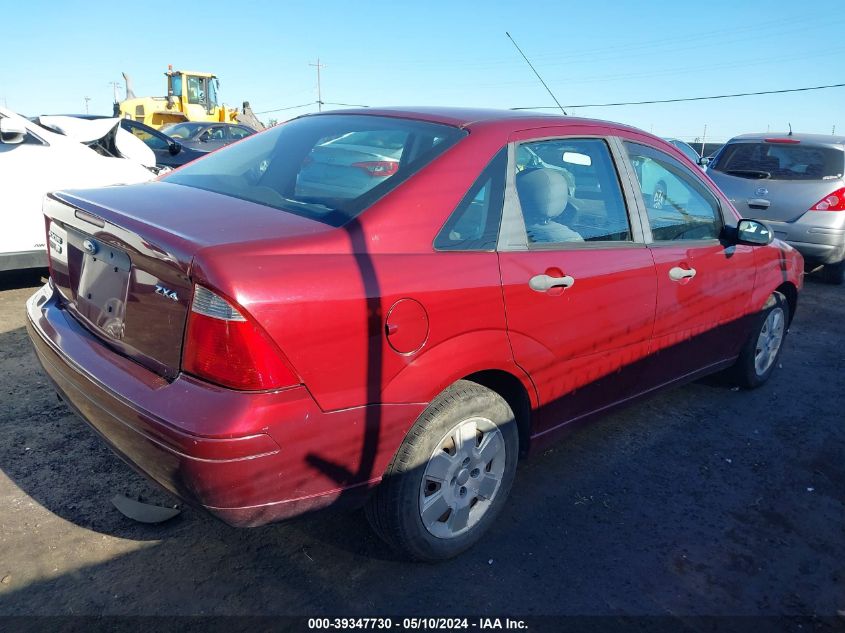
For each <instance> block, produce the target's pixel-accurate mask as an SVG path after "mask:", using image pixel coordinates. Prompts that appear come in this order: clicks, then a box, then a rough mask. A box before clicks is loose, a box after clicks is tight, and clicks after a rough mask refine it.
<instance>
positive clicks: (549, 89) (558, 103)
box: [505, 31, 568, 116]
mask: <svg viewBox="0 0 845 633" xmlns="http://www.w3.org/2000/svg"><path fill="white" fill-rule="evenodd" d="M505 35H507V36H508V39H509V40H510V41H511V42H512V43H513V45H514V46H516V50H518V51H519V54H520V55H522V59H524V60H525V63H527V64H528V65H529V66H530V67H531V70H533V71H534V74H535V75H537V79H539V80H540V83H541V84H543V88H545V89H546V91H547V92H548V93H549V94H550V95H551V96H552V99H554V100H555V103H556V104H557V107H558V108H560V111H561V112H563V113H564V115H566V110H564V109H563V106H562V105H560V101H558V100H557V97H556V96H555V95H554V93H553V92H552V90H551V88H549V87H548V86H547V85H546V82H545V81H543V78H542V77H541V76H540V73H538V72H537V69H536V68H534V64H532V63H531V62H530V61H529V60H528V58H527V57H526V56H525V53H523V52H522V49H521V48H520V47H519V45H518V44H517V43H516V42H515V41H514V39H513V38H512V37H511V34H510V33H508V32H507V31H505ZM567 116H568V115H567Z"/></svg>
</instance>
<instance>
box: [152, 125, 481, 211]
mask: <svg viewBox="0 0 845 633" xmlns="http://www.w3.org/2000/svg"><path fill="white" fill-rule="evenodd" d="M465 134H466V133H465V132H464V131H463V130H460V129H458V128H455V127H451V126H447V125H439V124H436V123H427V122H423V121H411V120H407V119H398V118H390V117H377V116H367V115H354V114H338V115H320V116H308V117H303V118H301V119H294V120H293V121H290V122H289V123H285V124H284V125H279V126H277V127H274V128H271V129H270V130H267V131H266V132H262V133H261V134H256V135H255V136H251V137H249V138H248V139H246V140H244V141H241V142H239V143H237V144H235V145H232V146H230V147H227V148H224V149H222V150H219V151H217V152H214V153H213V154H211V155H209V156H208V157H206V158H203V159H202V160H200V161H197V162H195V163H191V164H189V165H187V166H185V167H183V168H181V169H179V170H178V171H176V172H174V173H172V174H170V175H169V176H166V177H165V178H164V179H163V180H165V181H166V182H171V183H176V184H180V185H187V186H189V187H196V188H198V189H206V190H208V191H213V192H215V193H221V194H224V195H227V196H232V197H234V198H240V199H242V200H249V201H250V202H257V203H259V204H263V205H266V206H270V207H274V208H276V209H280V210H283V211H287V212H290V213H295V214H296V215H301V216H304V217H307V218H310V219H312V220H318V221H320V222H324V223H326V224H330V225H332V226H341V225H343V224H345V223H346V222H348V221H349V220H351V219H352V218H354V217H355V216H357V215H358V214H359V213H361V212H362V211H363V210H364V209H366V208H367V207H368V206H370V205H371V204H373V202H375V201H376V200H378V199H379V198H380V197H382V196H383V195H385V194H386V193H387V192H388V191H390V190H391V189H394V188H395V187H396V186H397V185H398V184H399V183H401V182H402V181H404V180H406V179H407V178H408V177H409V176H411V175H413V174H414V173H415V172H417V171H419V170H420V169H421V168H422V167H423V166H424V165H426V164H427V163H429V162H430V161H431V160H433V159H434V158H435V157H436V156H438V155H440V154H442V153H443V152H444V151H445V150H446V149H448V148H449V147H451V146H452V145H454V144H455V143H456V142H457V141H458V140H460V139H461V138H463V136H464V135H465Z"/></svg>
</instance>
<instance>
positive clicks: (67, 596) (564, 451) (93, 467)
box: [0, 274, 845, 628]
mask: <svg viewBox="0 0 845 633" xmlns="http://www.w3.org/2000/svg"><path fill="white" fill-rule="evenodd" d="M38 285H39V277H38V275H28V276H27V275H8V274H7V275H4V276H2V277H0V381H2V382H0V508H2V510H0V615H27V614H48V615H60V614H88V615H110V614H120V615H137V614H169V615H176V614H208V615H215V614H227V615H237V614H294V615H304V614H307V615H316V614H333V615H338V614H339V615H350V616H351V615H360V616H368V615H374V614H386V613H387V614H394V615H448V614H469V613H475V614H481V613H498V614H509V615H516V614H519V615H526V616H528V615H532V614H579V615H614V616H618V615H637V614H656V615H667V614H669V615H673V616H687V615H702V614H706V615H785V614H788V615H819V616H834V617H835V616H836V613H837V611H839V610H843V609H845V521H844V520H843V519H845V510H844V508H845V506H843V504H845V426H844V425H843V421H845V415H843V410H845V397H843V393H845V389H843V387H845V379H843V377H845V334H843V327H842V324H843V318H845V289H844V288H835V287H830V286H825V285H822V284H820V283H817V282H814V281H813V280H812V279H809V280H808V283H807V285H806V289H805V291H804V293H803V295H802V296H801V298H800V305H799V311H798V315H797V317H796V319H795V322H794V323H793V327H792V329H791V332H790V335H789V337H788V339H787V342H786V349H785V352H784V355H783V357H782V361H781V362H782V366H781V367H779V368H778V369H777V370H776V371H775V373H774V375H773V377H772V380H771V381H770V382H769V383H768V384H767V385H766V386H764V387H763V388H761V389H758V390H756V391H751V392H746V391H733V390H731V388H730V386H728V385H725V384H724V383H722V382H721V381H719V380H715V379H708V380H705V381H701V382H697V383H695V384H692V385H689V386H686V387H682V388H678V389H675V390H672V391H667V392H664V393H663V394H660V395H657V396H655V397H654V398H652V399H651V400H648V401H646V402H645V403H643V404H640V405H637V406H634V407H631V408H629V409H627V410H625V411H622V412H620V413H617V414H614V415H611V416H609V417H607V418H606V419H604V420H603V421H601V422H598V423H596V424H594V425H592V426H591V427H589V428H586V429H584V430H583V431H581V432H579V433H577V434H576V435H574V436H572V437H570V438H568V439H567V440H565V441H564V443H562V444H560V445H558V447H557V448H555V449H554V450H552V451H549V452H548V453H546V454H544V455H541V456H539V457H537V458H536V459H533V460H531V461H530V462H527V463H525V464H523V465H522V466H521V467H520V470H519V472H518V475H517V481H516V484H515V486H514V489H513V492H512V496H511V499H510V502H509V505H508V507H507V508H506V510H505V511H504V513H503V514H502V517H501V520H500V521H499V523H498V525H497V526H495V528H494V529H493V530H492V531H491V533H490V534H488V535H487V537H486V538H485V539H484V540H483V541H482V542H481V543H480V544H479V545H478V546H476V547H475V548H474V549H473V550H471V551H470V552H468V553H467V554H465V555H463V556H462V557H460V558H458V559H457V560H454V561H450V562H447V563H442V564H438V565H427V564H416V565H415V564H408V563H404V562H401V561H399V560H396V559H395V558H394V557H393V556H392V555H391V554H390V553H389V552H387V551H385V549H384V548H383V547H382V545H381V543H380V542H379V541H378V540H377V539H376V538H375V537H374V536H373V535H372V534H371V533H370V531H369V529H368V527H367V525H366V521H365V520H364V517H363V514H362V513H361V512H354V513H327V514H321V515H316V516H313V517H310V518H305V519H300V520H298V521H294V522H291V523H287V524H283V525H272V526H267V527H263V528H257V529H251V530H236V529H233V528H229V527H227V526H225V525H223V524H222V523H219V522H217V521H215V520H214V519H211V518H209V517H207V516H205V515H203V514H201V513H199V512H196V511H194V510H191V509H185V510H184V512H183V513H182V514H181V515H180V516H179V517H178V518H176V519H174V520H172V521H170V522H168V523H166V524H162V525H158V526H144V525H140V524H136V523H133V522H132V521H130V520H129V519H127V518H125V517H123V516H122V515H121V514H119V513H118V512H117V511H116V510H115V509H114V508H113V507H112V505H111V503H110V502H109V499H110V498H111V497H112V496H113V495H114V494H115V493H127V494H130V495H133V496H138V495H140V496H141V497H142V498H143V499H145V500H150V501H153V502H157V503H170V504H172V503H174V501H173V500H172V499H170V498H169V497H167V496H166V495H164V494H163V493H161V492H159V491H158V489H157V488H154V487H153V486H152V485H150V484H148V483H147V482H146V481H145V480H144V479H143V478H142V477H140V476H139V475H137V474H136V473H135V472H133V471H132V470H131V469H130V468H129V467H128V466H126V465H125V464H124V463H123V462H121V461H120V460H119V459H118V458H117V457H115V456H114V455H113V454H112V453H111V452H110V451H109V450H108V449H107V448H106V447H105V446H104V445H103V444H102V443H101V442H100V441H99V440H98V439H97V438H96V437H95V436H94V434H93V433H92V432H90V431H89V430H88V427H87V426H86V424H85V423H84V422H82V421H81V420H79V419H77V418H76V417H75V416H74V415H72V414H71V413H70V412H69V411H68V409H67V408H66V407H65V406H64V405H63V404H62V403H61V402H59V401H58V400H57V398H56V396H55V394H54V392H53V391H52V390H51V389H50V388H49V386H48V385H47V381H46V379H45V378H44V377H43V375H42V374H41V371H40V369H39V368H38V366H37V362H36V360H35V356H34V354H33V352H32V351H31V349H30V344H29V341H28V340H27V337H26V332H25V328H24V313H23V303H24V300H25V299H26V298H27V297H28V296H29V295H30V294H32V292H33V291H34V289H35V288H36V287H37V286H38ZM0 628H2V627H0Z"/></svg>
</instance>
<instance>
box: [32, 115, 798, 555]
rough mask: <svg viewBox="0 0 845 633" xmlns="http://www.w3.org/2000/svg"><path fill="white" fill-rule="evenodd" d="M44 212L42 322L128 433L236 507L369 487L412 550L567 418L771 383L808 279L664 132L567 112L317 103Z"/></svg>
mask: <svg viewBox="0 0 845 633" xmlns="http://www.w3.org/2000/svg"><path fill="white" fill-rule="evenodd" d="M655 178H658V179H660V180H662V181H663V182H666V183H667V187H666V192H665V196H664V197H663V198H662V199H661V200H660V201H654V200H652V199H651V191H652V188H650V187H641V184H642V183H643V182H644V181H646V180H647V181H649V182H650V181H653V180H654V179H655ZM45 214H46V224H47V226H46V229H47V233H48V240H49V250H50V264H51V271H50V281H49V283H48V284H47V285H46V286H44V287H43V288H42V289H41V290H39V291H38V292H37V293H36V294H35V295H34V296H33V297H32V298H31V299H30V300H29V302H28V305H27V310H28V315H29V320H28V324H29V335H30V338H31V339H32V342H33V344H34V346H35V349H36V351H37V353H38V357H39V359H40V361H41V363H42V364H43V366H44V369H45V370H46V372H47V374H48V375H49V376H50V378H51V379H52V381H53V382H54V383H55V385H56V388H57V389H58V391H59V392H60V393H61V395H62V397H63V398H64V400H65V401H66V402H67V403H68V404H69V405H70V406H71V407H72V408H73V409H75V410H76V411H77V412H78V413H79V414H80V415H81V416H82V417H83V418H84V419H85V420H87V421H88V423H89V424H90V425H91V426H92V427H94V429H95V430H96V431H97V432H99V433H100V434H101V435H102V436H103V438H104V439H105V440H106V441H107V442H108V443H109V444H110V445H111V446H112V448H113V449H114V450H115V451H116V452H117V453H118V454H119V455H121V456H122V457H123V458H124V459H126V460H127V461H128V462H130V463H131V464H133V465H134V466H135V467H136V468H138V469H139V470H141V471H142V472H144V473H146V474H147V475H148V476H149V477H150V478H152V479H153V480H154V481H156V482H158V483H159V484H161V485H162V486H163V487H164V488H166V489H167V490H169V491H171V492H172V493H174V494H176V495H178V496H179V497H181V498H183V499H184V500H186V501H188V502H191V503H194V504H196V505H198V506H200V507H203V508H205V509H207V510H208V511H209V512H211V513H212V514H214V515H216V516H218V517H220V518H221V519H223V520H224V521H226V522H227V523H230V524H232V525H236V526H254V525H260V524H264V523H267V522H270V521H276V520H280V519H285V518H288V517H292V516H295V515H299V514H302V513H304V512H307V511H311V510H314V509H317V508H321V507H325V506H328V505H338V504H347V505H355V504H366V508H367V514H368V517H369V519H370V522H371V523H372V525H373V527H374V528H375V530H376V531H377V532H378V533H379V534H380V535H381V536H382V537H383V538H384V539H385V540H386V541H387V542H388V543H390V544H391V545H393V546H394V547H396V548H398V549H399V550H401V551H403V552H404V553H405V554H407V555H408V556H410V557H412V558H415V559H427V560H435V559H442V558H446V557H449V556H454V555H455V554H457V553H459V552H461V551H463V550H464V549H466V548H467V547H469V546H470V545H471V544H472V543H474V542H475V541H476V540H478V539H479V537H480V536H481V535H482V534H483V533H484V531H485V530H487V529H488V528H489V527H490V526H491V524H493V523H494V522H495V520H496V516H497V515H498V514H499V511H500V510H501V508H502V506H503V504H504V503H505V499H506V497H507V495H508V492H509V489H510V487H511V483H512V481H513V478H514V474H515V472H516V464H517V458H518V457H519V456H520V455H524V454H528V453H530V452H534V451H536V450H538V449H541V448H542V447H544V446H546V445H547V442H549V441H551V440H552V439H553V438H556V437H559V436H560V435H562V434H563V433H564V432H566V431H569V430H571V429H572V428H575V427H576V426H578V424H579V423H581V422H584V421H587V420H590V419H592V418H594V417H596V416H597V415H598V414H601V413H603V412H605V411H608V410H609V409H611V408H613V407H616V406H618V405H622V404H625V403H628V402H631V401H633V400H634V399H636V398H638V397H640V396H644V395H646V394H649V393H652V392H654V391H655V390H656V389H658V388H661V387H666V386H669V385H676V384H680V383H683V382H686V381H690V380H693V379H695V378H698V377H700V376H703V375H705V374H709V373H712V372H716V371H720V370H727V371H729V372H731V374H732V376H733V378H734V380H735V381H736V382H737V383H738V384H740V385H742V386H744V387H748V388H751V387H756V386H758V385H760V384H762V383H763V382H765V381H766V379H767V378H768V377H769V376H770V374H771V373H772V370H773V368H774V367H776V365H777V360H778V356H779V354H780V350H781V346H782V343H783V340H784V336H785V335H786V332H787V328H788V326H789V322H790V319H791V318H792V315H793V314H794V312H795V307H796V300H797V295H798V291H799V290H800V288H801V285H802V273H803V261H802V259H801V256H800V255H799V254H798V253H797V252H796V251H794V250H793V249H792V248H790V247H789V246H788V245H786V244H784V243H782V242H779V241H777V240H774V241H773V239H772V234H771V232H770V231H769V230H768V228H767V227H766V226H765V225H764V224H762V223H759V222H755V221H752V220H740V218H739V217H738V215H737V213H736V211H735V210H734V208H733V207H732V206H731V204H730V202H728V200H727V199H726V198H725V197H724V196H723V195H722V194H721V193H720V192H719V190H718V189H717V188H716V187H715V186H714V185H713V183H712V182H711V181H710V180H709V179H708V177H707V176H706V175H705V174H702V173H701V170H700V169H698V168H697V167H696V166H695V165H693V164H692V163H691V162H689V160H688V159H687V158H686V157H684V155H683V154H681V153H680V152H679V151H678V150H677V149H676V148H674V147H673V146H671V145H669V144H668V143H666V142H664V141H662V140H660V139H658V138H656V137H654V136H651V135H649V134H646V133H644V132H641V131H639V130H636V129H632V128H629V127H625V126H622V125H616V124H612V123H606V122H601V121H591V120H585V119H575V118H566V117H557V116H540V115H535V114H525V113H514V112H497V111H483V110H478V111H476V110H458V109H427V110H404V109H396V110H391V109H385V110H374V109H369V110H359V111H344V112H332V113H324V114H318V115H311V116H305V117H302V118H299V119H295V120H293V121H291V122H289V123H287V124H285V125H282V126H278V127H275V128H272V129H270V130H268V131H266V132H263V133H261V134H257V135H255V136H254V137H251V138H249V139H246V140H244V141H242V142H240V143H238V144H236V145H233V146H231V147H229V148H226V149H223V150H221V151H219V152H215V153H214V154H211V155H209V156H208V157H206V158H203V159H201V160H199V161H196V162H195V163H192V164H190V165H188V166H186V167H184V168H182V169H180V170H178V171H175V172H173V173H172V174H170V175H168V176H166V177H164V178H162V179H161V180H159V181H157V182H154V183H148V184H143V185H136V186H127V187H114V188H106V189H97V190H86V191H75V192H63V193H56V194H53V195H51V196H50V197H49V198H48V199H47V200H46V202H45Z"/></svg>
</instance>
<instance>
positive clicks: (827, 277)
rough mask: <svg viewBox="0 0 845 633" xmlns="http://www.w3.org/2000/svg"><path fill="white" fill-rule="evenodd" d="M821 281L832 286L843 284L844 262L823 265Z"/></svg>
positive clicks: (844, 280) (844, 276) (844, 279)
mask: <svg viewBox="0 0 845 633" xmlns="http://www.w3.org/2000/svg"><path fill="white" fill-rule="evenodd" d="M822 281H824V282H825V283H828V284H833V285H834V286H841V285H842V284H843V283H845V260H843V261H841V262H839V263H838V264H825V265H824V267H823V268H822Z"/></svg>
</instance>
